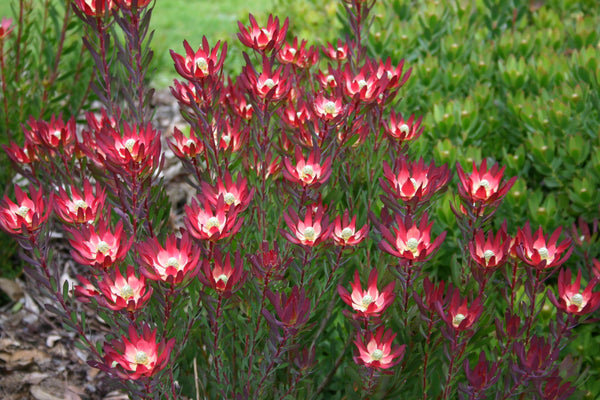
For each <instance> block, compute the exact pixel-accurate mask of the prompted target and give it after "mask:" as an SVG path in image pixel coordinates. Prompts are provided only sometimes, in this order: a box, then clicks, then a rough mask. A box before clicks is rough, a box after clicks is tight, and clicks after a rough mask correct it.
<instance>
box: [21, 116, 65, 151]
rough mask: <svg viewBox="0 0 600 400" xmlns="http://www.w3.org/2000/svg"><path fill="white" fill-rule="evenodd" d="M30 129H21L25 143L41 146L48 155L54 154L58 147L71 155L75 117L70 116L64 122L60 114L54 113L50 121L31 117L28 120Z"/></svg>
mask: <svg viewBox="0 0 600 400" xmlns="http://www.w3.org/2000/svg"><path fill="white" fill-rule="evenodd" d="M28 124H29V127H30V129H23V133H24V134H25V141H26V143H31V144H34V145H35V146H36V147H43V148H45V149H46V151H47V152H48V153H49V154H50V155H54V154H55V153H56V150H58V149H59V148H60V151H61V152H64V153H65V154H66V155H67V156H69V157H70V156H71V154H73V150H74V143H75V132H76V127H75V117H71V119H70V120H69V121H67V122H66V123H65V122H64V121H63V120H62V119H61V117H60V116H58V118H56V117H55V116H54V115H53V116H52V117H51V118H50V122H46V121H41V120H40V121H36V120H34V119H33V117H31V118H30V119H29V121H28Z"/></svg>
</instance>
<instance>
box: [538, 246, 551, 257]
mask: <svg viewBox="0 0 600 400" xmlns="http://www.w3.org/2000/svg"><path fill="white" fill-rule="evenodd" d="M538 254H539V255H540V258H541V259H542V260H548V256H549V253H548V249H547V248H545V247H540V248H539V249H538Z"/></svg>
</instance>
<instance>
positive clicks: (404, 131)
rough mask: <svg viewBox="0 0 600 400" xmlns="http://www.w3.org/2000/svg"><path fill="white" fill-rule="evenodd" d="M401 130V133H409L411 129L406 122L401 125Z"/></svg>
mask: <svg viewBox="0 0 600 400" xmlns="http://www.w3.org/2000/svg"><path fill="white" fill-rule="evenodd" d="M399 130H400V132H401V133H403V134H405V135H408V132H409V131H410V127H409V126H408V125H406V124H402V125H400V128H399Z"/></svg>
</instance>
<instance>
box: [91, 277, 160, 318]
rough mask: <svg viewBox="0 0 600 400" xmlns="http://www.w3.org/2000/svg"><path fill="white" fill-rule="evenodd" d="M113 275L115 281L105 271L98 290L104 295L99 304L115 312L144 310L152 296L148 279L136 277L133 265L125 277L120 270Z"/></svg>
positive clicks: (99, 299)
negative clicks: (147, 283) (147, 282)
mask: <svg viewBox="0 0 600 400" xmlns="http://www.w3.org/2000/svg"><path fill="white" fill-rule="evenodd" d="M113 273H114V279H113V278H112V277H111V276H110V275H109V274H108V272H107V271H104V276H103V279H102V281H100V282H98V289H99V290H100V293H101V294H102V297H99V298H98V303H99V304H100V305H103V306H104V307H107V308H110V309H111V310H113V311H120V310H127V311H129V312H134V311H136V310H138V309H140V308H142V307H143V306H144V304H146V302H148V300H149V299H150V296H151V295H152V288H151V287H148V286H147V285H146V278H145V277H144V276H141V277H139V278H138V277H136V276H135V270H134V267H133V266H132V265H128V266H127V272H126V275H125V276H123V274H122V273H121V271H120V270H119V269H118V268H115V269H114V272H113Z"/></svg>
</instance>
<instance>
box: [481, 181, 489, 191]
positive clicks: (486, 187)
mask: <svg viewBox="0 0 600 400" xmlns="http://www.w3.org/2000/svg"><path fill="white" fill-rule="evenodd" d="M479 187H483V188H484V189H485V191H486V192H487V191H488V190H490V183H489V182H488V181H487V179H482V180H481V181H479Z"/></svg>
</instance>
